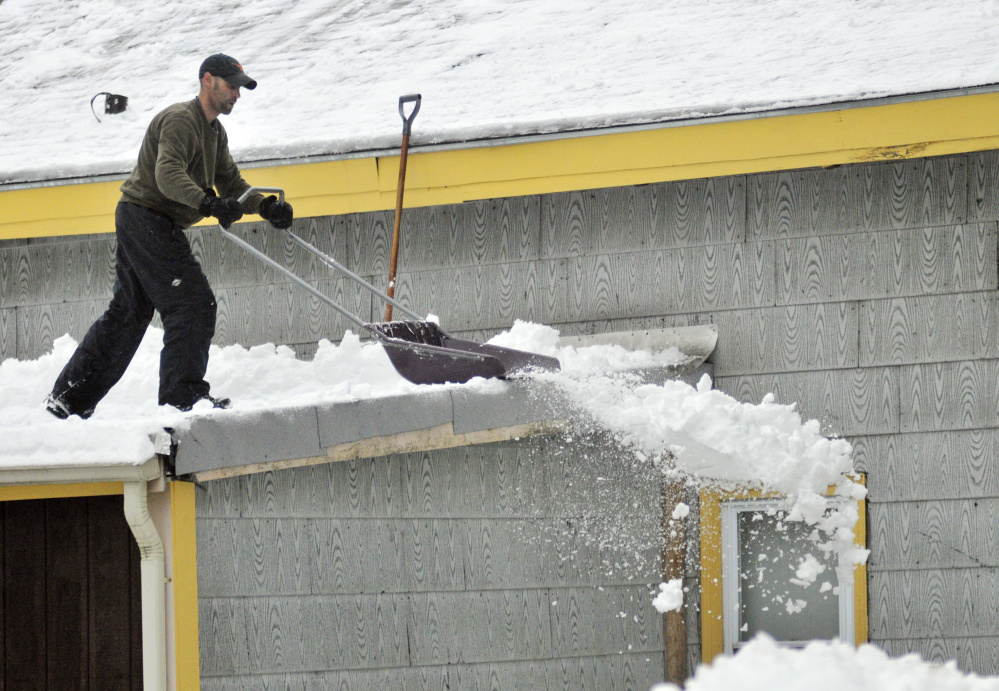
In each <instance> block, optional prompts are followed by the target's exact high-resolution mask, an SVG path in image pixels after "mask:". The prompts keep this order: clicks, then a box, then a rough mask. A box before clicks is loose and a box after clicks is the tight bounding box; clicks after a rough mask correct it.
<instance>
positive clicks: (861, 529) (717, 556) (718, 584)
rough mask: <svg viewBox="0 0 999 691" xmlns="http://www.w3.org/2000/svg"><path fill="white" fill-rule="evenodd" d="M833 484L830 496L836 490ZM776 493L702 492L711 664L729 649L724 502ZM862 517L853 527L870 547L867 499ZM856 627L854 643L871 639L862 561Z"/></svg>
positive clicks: (704, 632) (705, 628) (860, 478)
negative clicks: (724, 590) (724, 589)
mask: <svg viewBox="0 0 999 691" xmlns="http://www.w3.org/2000/svg"><path fill="white" fill-rule="evenodd" d="M851 479H852V480H853V481H854V482H857V483H859V484H861V485H865V486H866V484H867V476H866V474H864V473H858V474H856V475H851ZM835 490H836V488H835V487H834V486H831V487H829V490H828V493H829V495H830V496H831V495H833V494H834V493H835ZM781 496H782V495H781V494H778V493H775V492H762V491H760V490H758V489H747V490H739V491H722V490H718V489H711V488H706V489H702V490H701V492H700V505H701V506H700V524H701V661H702V662H704V663H706V664H707V663H710V662H711V661H712V660H714V659H715V657H716V656H718V655H721V654H722V652H723V651H724V650H725V639H724V608H723V607H722V557H721V554H722V546H721V505H722V502H725V501H736V500H740V499H773V498H779V497H781ZM858 505H859V506H858V513H859V514H860V518H859V519H858V520H857V523H856V525H855V526H854V528H853V534H854V544H855V545H857V546H858V547H861V548H865V549H866V547H867V501H866V499H861V500H860V501H859V502H858ZM853 627H854V644H855V645H860V644H862V643H866V642H867V638H868V619H867V565H866V564H859V565H857V566H855V567H854V569H853Z"/></svg>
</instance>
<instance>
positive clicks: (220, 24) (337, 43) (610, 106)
mask: <svg viewBox="0 0 999 691" xmlns="http://www.w3.org/2000/svg"><path fill="white" fill-rule="evenodd" d="M137 17H141V19H140V20H138V21H137V20H136V18H137ZM997 44H999V6H997V4H996V2H995V0H856V1H854V2H842V1H841V0H776V1H773V2H765V3H761V2H747V1H746V0H712V1H711V2H688V1H686V0H663V1H662V2H648V1H647V0H615V2H606V1H605V0H576V1H575V2H573V3H571V4H570V3H566V2H565V1H564V0H372V1H370V2H352V3H351V2H333V3H331V2H327V1H326V0H298V1H297V2H295V3H290V4H289V3H288V2H285V1H283V0H244V1H242V2H239V3H229V4H227V5H226V6H225V7H224V8H222V9H220V7H218V6H217V5H216V4H213V3H195V2H187V1H184V0H161V1H159V2H156V3H149V2H142V1H141V0H88V2H65V1H64V0H4V1H3V2H2V3H0V112H3V113H4V117H3V118H2V119H0V181H18V180H26V179H27V180H32V179H45V178H53V177H64V176H68V175H82V174H92V173H107V172H118V173H122V172H127V171H128V170H130V169H131V167H132V165H134V163H135V156H136V153H137V151H138V147H139V142H140V141H141V138H142V133H143V131H144V129H145V126H146V124H147V123H148V122H149V120H150V119H151V118H152V116H153V114H155V113H156V112H158V111H159V110H161V109H162V108H164V107H165V106H167V105H169V104H171V103H175V102H177V101H182V100H186V99H188V98H191V97H193V96H194V94H195V93H196V91H197V69H198V66H199V65H200V63H201V61H202V60H203V59H204V58H205V57H207V56H208V55H209V54H211V53H215V52H219V51H221V52H225V53H228V54H230V55H233V56H235V57H236V58H238V59H239V60H241V61H242V63H243V65H245V67H246V71H247V73H248V74H250V75H251V76H252V77H254V78H255V79H257V80H258V82H259V86H258V87H257V89H256V90H255V91H244V93H243V97H242V99H241V100H240V102H239V103H238V104H237V105H236V108H235V110H234V111H233V114H232V115H231V116H228V117H227V118H226V119H225V126H226V128H227V129H228V130H229V135H230V137H229V140H230V145H231V147H232V150H233V153H234V155H235V156H236V157H237V159H238V160H242V161H246V160H252V159H260V158H285V157H295V156H301V155H313V154H324V153H338V152H348V151H359V150H375V149H382V148H387V147H397V146H398V145H399V141H400V135H401V129H402V123H401V120H400V118H399V115H398V113H397V110H396V108H397V103H398V98H399V96H401V95H403V94H408V93H414V92H420V93H422V94H423V106H422V109H421V111H420V116H419V118H418V120H417V121H416V123H415V126H414V132H413V144H414V145H417V146H418V145H420V144H425V143H434V142H446V141H467V140H478V139H485V138H490V137H497V136H509V135H523V134H532V133H543V132H553V131H566V130H573V129H580V128H594V127H606V126H610V125H620V124H636V123H645V122H658V121H665V120H672V119H680V118H691V117H702V116H705V115H715V114H728V113H744V112H752V111H761V110H772V109H775V108H781V107H789V106H802V105H809V104H816V103H834V102H841V101H848V100H856V99H861V98H866V97H872V96H884V95H898V94H908V93H914V92H929V91H935V90H940V89H951V88H962V87H969V86H975V85H981V84H993V83H996V82H999V56H997V53H996V50H995V46H996V45H997ZM583 46H585V49H584V50H580V48H581V47H583ZM956 46H959V47H960V48H959V49H957V48H955V47H956ZM99 92H111V93H116V94H122V95H125V96H127V97H128V99H129V101H128V110H126V111H125V113H123V114H121V115H104V114H103V110H102V108H101V107H102V105H103V97H101V98H98V99H97V101H96V102H95V103H94V106H95V108H96V110H97V114H98V115H99V117H100V119H101V120H102V121H103V122H98V121H97V118H95V117H94V115H93V114H92V113H91V105H90V104H91V99H92V98H93V97H94V95H95V94H98V93H99Z"/></svg>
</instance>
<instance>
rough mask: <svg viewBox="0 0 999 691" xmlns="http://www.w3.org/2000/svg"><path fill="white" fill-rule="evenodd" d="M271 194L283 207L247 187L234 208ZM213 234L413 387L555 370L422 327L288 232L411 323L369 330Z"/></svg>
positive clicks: (551, 361)
mask: <svg viewBox="0 0 999 691" xmlns="http://www.w3.org/2000/svg"><path fill="white" fill-rule="evenodd" d="M257 192H260V193H263V194H276V195H278V197H279V199H280V200H281V201H284V190H282V189H280V188H277V187H251V188H250V189H248V190H247V191H246V192H244V193H243V194H242V196H240V198H239V201H240V203H242V202H244V201H246V200H247V199H248V198H249V197H250V195H251V194H254V193H257ZM219 230H220V231H222V234H223V235H225V236H226V237H227V238H228V239H229V240H231V241H232V242H234V243H236V244H237V245H239V246H240V247H242V248H243V249H244V250H246V251H247V252H249V253H250V254H252V255H253V256H255V257H256V258H257V259H259V260H260V261H262V262H264V263H265V264H267V265H268V266H270V267H271V268H272V269H275V270H276V271H278V272H280V273H282V274H284V275H285V276H287V277H288V278H289V279H291V280H292V281H293V282H294V283H296V284H297V285H299V286H300V287H302V288H304V289H305V290H307V291H308V292H309V293H311V294H312V295H314V296H315V297H316V298H318V299H319V300H320V301H321V302H323V303H325V304H326V305H328V306H329V307H332V308H333V309H334V310H336V311H337V312H339V313H340V314H341V315H343V316H344V317H345V318H347V319H348V320H349V321H351V322H352V323H353V324H355V325H357V326H359V327H360V328H361V329H363V330H364V331H366V332H368V333H369V334H370V335H371V336H372V337H373V338H374V339H375V340H377V341H378V342H379V343H381V344H382V347H384V348H385V352H386V353H387V354H388V356H389V360H391V361H392V365H393V366H394V367H395V369H396V370H397V371H398V372H399V374H401V375H402V376H403V377H405V378H406V379H408V380H409V381H411V382H413V383H414V384H444V383H447V382H452V383H458V384H461V383H464V382H467V381H468V380H469V379H471V378H473V377H485V378H489V377H500V378H506V377H510V376H514V375H516V374H518V373H523V372H527V371H530V370H551V371H554V370H558V369H560V367H559V362H558V360H557V359H556V358H553V357H547V356H545V355H537V354H535V353H528V352H525V351H522V350H515V349H513V348H502V347H500V346H494V345H488V344H485V343H478V342H476V341H468V340H465V339H461V338H455V337H453V336H451V335H450V334H449V333H447V332H446V331H444V330H443V329H442V328H440V326H438V325H437V324H435V323H433V322H428V321H423V320H421V319H420V317H419V315H417V314H416V313H415V312H413V311H412V310H410V309H407V308H406V307H405V306H404V305H401V304H400V303H398V302H396V301H395V300H394V299H393V298H391V297H389V296H388V295H386V294H385V293H383V292H381V291H380V290H378V289H377V288H375V287H374V286H373V285H371V284H370V283H368V282H367V281H365V280H364V279H363V278H361V277H360V276H358V275H357V274H355V273H354V272H352V271H350V269H348V268H347V267H345V266H343V265H342V264H340V263H339V262H337V261H336V260H334V259H333V258H332V257H329V256H327V255H325V254H323V253H322V252H320V251H319V250H318V249H316V248H315V247H313V246H312V245H310V244H309V243H308V242H306V241H305V240H303V239H302V238H300V237H298V236H297V235H295V234H294V233H292V232H291V230H287V229H286V230H285V231H284V232H285V234H286V235H287V236H288V238H290V239H291V240H292V242H294V243H295V244H297V245H298V246H300V247H302V248H303V249H305V250H306V251H308V252H309V253H311V254H313V255H315V256H316V257H317V258H318V259H319V260H320V261H322V262H323V263H324V264H326V266H328V267H330V268H332V269H335V270H336V271H339V272H340V273H341V274H343V275H344V276H346V277H347V278H349V279H350V280H352V281H353V282H354V283H356V284H357V285H359V286H361V287H362V288H364V289H366V290H368V291H369V292H371V294H372V295H374V296H376V297H378V298H381V299H382V300H384V301H385V302H386V303H387V304H389V305H393V306H395V307H397V308H398V309H399V311H400V312H402V313H403V314H405V315H406V316H407V317H409V318H410V319H411V320H412V321H395V322H386V323H374V324H369V323H366V322H364V321H362V320H361V319H359V318H358V317H356V316H354V315H353V314H351V313H350V312H348V311H347V310H346V309H344V308H343V307H341V306H340V305H338V304H337V303H336V302H334V301H333V300H331V299H330V298H328V297H326V296H325V295H324V294H322V293H321V292H319V291H318V290H316V289H315V288H314V287H312V286H311V285H309V284H308V283H307V282H306V281H305V280H303V279H302V278H300V277H299V276H297V275H296V274H294V273H293V272H291V271H290V270H288V269H287V268H285V267H284V266H282V265H281V264H279V263H277V262H276V261H274V260H273V259H271V258H270V257H268V256H267V255H266V254H264V253H263V252H261V251H260V250H258V249H257V248H255V247H253V246H252V245H251V244H249V243H248V242H246V241H245V240H243V239H242V238H239V237H237V236H236V235H235V234H233V233H231V232H230V231H228V230H226V229H225V228H223V227H222V224H221V223H220V224H219Z"/></svg>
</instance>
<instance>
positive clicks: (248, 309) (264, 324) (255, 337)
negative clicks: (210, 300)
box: [212, 279, 371, 347]
mask: <svg viewBox="0 0 999 691" xmlns="http://www.w3.org/2000/svg"><path fill="white" fill-rule="evenodd" d="M313 287H315V288H316V289H317V290H319V291H320V292H321V293H323V294H324V295H326V296H327V297H329V298H330V299H331V300H333V301H334V302H336V303H337V304H339V305H340V306H342V307H344V308H345V309H346V310H347V311H349V312H350V313H352V314H354V315H355V316H358V317H359V318H361V319H365V318H366V315H367V314H369V313H370V311H371V296H370V293H367V292H362V291H361V290H360V289H358V288H357V287H356V286H355V285H354V284H353V283H351V282H349V281H347V280H345V279H336V280H332V281H319V282H317V283H315V284H313ZM215 301H216V303H217V304H218V311H217V314H216V318H215V337H214V338H213V340H212V342H213V343H215V344H216V345H233V344H236V343H238V344H240V345H243V346H246V347H250V346H253V345H259V344H261V343H303V342H307V341H309V342H317V341H319V340H320V339H323V338H325V339H327V340H330V341H339V340H340V339H341V338H342V337H343V334H344V332H345V331H347V330H350V331H352V332H354V333H355V334H356V333H358V332H360V331H361V329H360V327H358V326H356V325H355V324H353V323H352V322H351V321H349V320H348V319H346V318H345V317H343V316H341V315H340V314H338V313H337V312H335V311H334V310H333V309H332V308H330V307H329V306H328V305H326V303H324V302H322V301H321V300H319V299H318V298H316V297H314V296H312V295H310V294H308V293H306V292H305V290H303V289H301V288H299V287H298V286H296V285H292V284H273V285H261V286H254V287H247V288H225V289H222V290H216V291H215Z"/></svg>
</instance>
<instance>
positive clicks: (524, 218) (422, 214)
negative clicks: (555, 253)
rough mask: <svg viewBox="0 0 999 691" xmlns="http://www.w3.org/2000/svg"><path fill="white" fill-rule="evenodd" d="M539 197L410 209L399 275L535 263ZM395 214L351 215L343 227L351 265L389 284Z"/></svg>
mask: <svg viewBox="0 0 999 691" xmlns="http://www.w3.org/2000/svg"><path fill="white" fill-rule="evenodd" d="M540 208H541V201H540V198H539V197H537V196H527V197H511V198H506V199H488V200H482V201H475V202H468V203H465V204H454V205H445V206H436V207H422V208H416V209H405V210H404V211H403V214H402V224H401V227H400V230H399V236H400V242H399V260H398V261H399V264H398V269H399V271H400V272H401V271H406V272H416V271H424V270H435V269H444V268H459V267H468V266H475V265H482V264H500V263H507V262H520V261H531V260H535V259H537V258H538V257H539V256H540V247H539V242H540V228H541V220H540V213H541V211H540ZM394 220H395V219H394V213H393V212H387V211H386V212H372V213H364V214H347V215H345V216H342V217H337V223H338V224H339V223H340V222H343V224H344V226H345V236H346V240H347V254H346V255H345V256H346V257H347V258H348V260H349V261H344V260H343V259H339V258H338V261H341V263H343V264H346V265H347V266H348V267H349V268H351V269H352V270H353V271H355V272H357V273H366V274H373V275H375V276H376V277H377V279H376V280H378V279H380V283H379V285H384V283H385V281H386V278H387V275H388V268H389V261H390V257H391V249H392V231H393V226H394Z"/></svg>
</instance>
